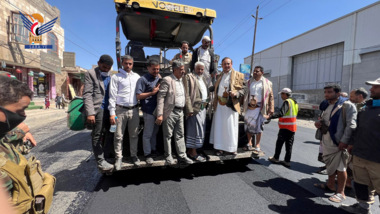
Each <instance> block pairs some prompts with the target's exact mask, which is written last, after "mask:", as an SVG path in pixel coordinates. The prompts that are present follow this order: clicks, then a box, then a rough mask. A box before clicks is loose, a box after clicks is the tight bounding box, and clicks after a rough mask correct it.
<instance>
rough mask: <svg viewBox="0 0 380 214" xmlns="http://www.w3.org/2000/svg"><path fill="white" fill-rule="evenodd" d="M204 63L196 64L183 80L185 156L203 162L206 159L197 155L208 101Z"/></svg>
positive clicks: (201, 143)
mask: <svg viewBox="0 0 380 214" xmlns="http://www.w3.org/2000/svg"><path fill="white" fill-rule="evenodd" d="M204 68H205V66H204V63H203V62H196V63H195V70H194V73H189V74H187V75H186V76H185V77H184V78H183V79H184V81H183V84H184V86H185V98H186V104H185V116H186V148H187V149H188V150H187V155H188V157H189V158H191V159H192V160H196V161H200V162H205V161H206V159H205V158H204V157H202V156H201V155H198V154H197V149H199V148H202V146H203V142H204V138H205V130H206V106H207V102H208V100H209V90H208V88H209V87H210V84H208V82H207V80H206V77H205V76H204V75H203V72H204Z"/></svg>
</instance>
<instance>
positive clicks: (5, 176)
mask: <svg viewBox="0 0 380 214" xmlns="http://www.w3.org/2000/svg"><path fill="white" fill-rule="evenodd" d="M32 96H33V92H32V91H31V90H30V89H29V87H28V86H27V85H26V84H24V83H22V82H20V81H18V80H14V79H11V78H8V77H4V76H0V178H1V180H2V182H3V187H5V189H6V190H8V192H9V196H10V197H11V199H10V201H12V204H13V206H14V208H15V210H16V211H17V213H35V212H36V211H43V212H44V213H47V212H48V211H49V209H50V205H51V203H52V200H53V193H54V186H55V178H54V177H53V176H52V175H50V174H48V173H43V172H42V170H41V168H40V166H39V167H38V165H39V162H38V161H37V160H36V159H35V157H31V158H30V159H29V160H26V158H25V157H24V156H23V155H22V154H21V153H20V152H18V150H17V149H16V148H15V147H14V146H13V145H12V144H9V143H7V141H8V140H9V139H7V138H8V137H9V136H7V132H9V131H11V130H12V129H14V128H15V127H16V126H17V125H19V124H20V123H21V122H23V121H24V120H25V118H26V114H25V109H26V108H27V107H28V105H29V103H30V101H31V98H32Z"/></svg>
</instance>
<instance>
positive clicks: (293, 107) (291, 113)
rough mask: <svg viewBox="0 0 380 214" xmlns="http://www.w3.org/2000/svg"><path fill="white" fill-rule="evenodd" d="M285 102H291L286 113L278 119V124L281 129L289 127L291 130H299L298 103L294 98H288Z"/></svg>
mask: <svg viewBox="0 0 380 214" xmlns="http://www.w3.org/2000/svg"><path fill="white" fill-rule="evenodd" d="M285 102H288V104H289V110H288V111H287V112H286V114H285V115H284V116H282V117H280V118H279V119H278V126H279V127H280V129H287V130H289V131H291V132H296V131H297V114H298V104H296V103H295V102H294V100H292V99H289V98H288V99H286V100H285Z"/></svg>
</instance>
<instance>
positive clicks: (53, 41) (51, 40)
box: [48, 32, 58, 56]
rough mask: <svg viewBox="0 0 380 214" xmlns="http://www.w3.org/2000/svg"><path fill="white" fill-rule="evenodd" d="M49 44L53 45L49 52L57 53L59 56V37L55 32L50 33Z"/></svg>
mask: <svg viewBox="0 0 380 214" xmlns="http://www.w3.org/2000/svg"><path fill="white" fill-rule="evenodd" d="M48 45H52V46H53V48H52V49H48V53H50V54H56V55H57V56H58V39H57V37H56V36H55V35H54V33H51V32H50V33H48Z"/></svg>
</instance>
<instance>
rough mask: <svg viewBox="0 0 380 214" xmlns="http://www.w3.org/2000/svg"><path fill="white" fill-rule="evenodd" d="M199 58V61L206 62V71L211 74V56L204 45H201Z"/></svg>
mask: <svg viewBox="0 0 380 214" xmlns="http://www.w3.org/2000/svg"><path fill="white" fill-rule="evenodd" d="M198 58H199V60H198V61H201V62H203V63H204V64H205V68H204V72H205V73H206V74H210V63H211V56H210V53H209V51H208V49H203V48H202V47H200V48H199V55H198Z"/></svg>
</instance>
